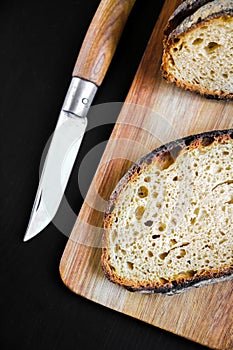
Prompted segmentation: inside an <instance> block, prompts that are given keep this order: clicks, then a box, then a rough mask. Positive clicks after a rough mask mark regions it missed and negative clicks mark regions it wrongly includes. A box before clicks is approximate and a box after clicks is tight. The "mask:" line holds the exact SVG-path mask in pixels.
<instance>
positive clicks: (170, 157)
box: [101, 129, 233, 294]
mask: <svg viewBox="0 0 233 350" xmlns="http://www.w3.org/2000/svg"><path fill="white" fill-rule="evenodd" d="M229 141H230V142H232V146H233V129H227V130H215V131H210V132H205V133H201V134H197V135H191V136H188V137H185V138H182V139H179V140H176V141H172V142H170V143H167V144H165V145H163V146H161V147H159V148H156V149H155V150H153V151H152V152H150V153H148V154H147V155H145V156H144V157H142V158H141V159H140V160H139V161H138V162H136V163H135V164H134V165H133V166H132V167H131V168H130V170H129V171H128V172H127V173H126V174H125V176H124V177H123V178H122V179H121V180H120V182H119V183H118V185H117V186H116V188H115V190H114V191H113V193H112V195H111V197H110V199H109V202H108V207H107V209H106V213H105V220H104V229H105V231H104V235H103V248H102V256H101V265H102V268H103V271H104V273H105V275H106V277H107V278H108V279H109V280H110V281H111V282H113V283H117V284H119V285H122V286H123V287H125V288H126V289H128V290H129V291H132V292H135V291H137V292H145V293H148V292H150V293H151V292H154V293H165V294H177V293H180V292H182V291H185V290H186V289H187V288H191V287H199V286H200V285H203V284H210V283H215V282H218V281H223V280H228V279H231V278H233V266H232V265H230V266H226V267H224V268H221V269H210V270H206V271H205V270H202V271H199V272H197V273H196V274H194V276H190V277H188V278H187V277H179V278H176V279H175V280H169V281H166V282H165V283H163V284H161V283H159V282H157V281H155V282H150V281H147V282H139V281H135V280H133V279H127V278H122V277H120V276H118V275H117V274H116V273H115V270H114V268H113V267H112V266H111V264H110V262H109V260H110V257H109V252H108V247H109V232H110V228H111V223H112V216H111V213H112V211H113V210H114V207H115V205H116V203H117V201H118V198H119V196H120V194H121V192H122V191H123V190H124V188H125V187H126V185H127V184H128V183H129V182H131V181H133V180H134V179H135V178H137V177H138V176H139V174H141V173H142V172H143V169H145V168H146V167H147V166H148V165H150V164H151V163H155V164H156V165H158V166H159V167H160V168H161V169H164V168H167V167H168V166H169V165H168V164H172V163H173V162H175V160H176V158H177V157H178V156H179V155H180V154H182V153H183V152H185V151H187V150H192V149H196V148H197V149H203V148H205V147H207V146H210V145H211V144H212V143H213V142H218V143H222V144H224V143H227V142H229ZM171 161H172V162H171ZM167 165H168V166H167Z"/></svg>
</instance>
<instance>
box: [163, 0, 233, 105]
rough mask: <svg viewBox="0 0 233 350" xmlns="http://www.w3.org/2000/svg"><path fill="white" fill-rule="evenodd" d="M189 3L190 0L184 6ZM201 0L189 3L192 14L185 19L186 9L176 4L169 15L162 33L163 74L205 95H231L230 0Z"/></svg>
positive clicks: (232, 5) (232, 9)
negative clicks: (174, 10) (176, 7)
mask: <svg viewBox="0 0 233 350" xmlns="http://www.w3.org/2000/svg"><path fill="white" fill-rule="evenodd" d="M204 2H205V1H204ZM188 3H193V1H191V2H190V1H189V2H186V7H187V6H188ZM201 3H202V2H201V1H198V4H196V7H195V6H194V5H193V6H191V9H190V13H192V14H191V15H190V16H188V17H185V19H183V17H184V16H185V13H187V9H186V12H185V10H183V12H182V11H181V9H180V8H178V10H177V11H176V12H175V14H174V15H173V16H172V17H171V19H170V21H169V23H168V26H167V28H166V30H165V37H164V50H163V57H162V72H163V76H164V78H165V79H166V80H167V81H168V82H171V83H175V84H176V85H178V86H180V87H182V88H184V89H187V90H190V91H195V92H198V93H200V94H202V95H205V96H207V97H212V98H216V99H232V98H233V34H232V33H233V0H214V1H210V2H207V3H205V4H204V5H202V6H201ZM197 5H199V6H200V7H199V8H198V6H197ZM183 7H185V6H184V5H183ZM196 8H197V10H195V9H196ZM180 19H181V20H182V22H181V23H180V22H179V21H180ZM176 23H179V24H178V25H177V26H175V25H176Z"/></svg>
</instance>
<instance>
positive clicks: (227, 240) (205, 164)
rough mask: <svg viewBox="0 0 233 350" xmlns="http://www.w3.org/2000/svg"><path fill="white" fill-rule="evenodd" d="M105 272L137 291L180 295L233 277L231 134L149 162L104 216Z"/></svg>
mask: <svg viewBox="0 0 233 350" xmlns="http://www.w3.org/2000/svg"><path fill="white" fill-rule="evenodd" d="M104 227H105V233H104V236H103V248H102V258H101V261H102V267H103V270H104V272H105V274H106V276H107V277H108V278H109V279H110V281H112V282H114V283H117V284H119V285H122V286H124V287H126V288H127V289H129V290H131V291H141V292H162V293H167V294H173V293H179V292H181V291H183V290H186V289H187V288H188V287H191V286H199V285H201V284H207V283H213V282H218V281H221V280H225V279H230V278H232V277H233V129H230V130H223V131H213V132H209V133H203V134H199V135H195V136H190V137H187V138H184V139H181V140H178V141H175V142H171V143H169V144H166V145H164V146H162V147H160V148H158V149H156V150H154V151H153V152H151V153H150V154H148V155H146V156H144V157H143V158H142V159H141V160H139V162H137V163H136V164H134V165H133V167H132V168H131V169H130V170H129V172H128V173H127V174H126V175H125V176H124V177H123V178H122V180H121V181H120V182H119V184H118V185H117V187H116V189H115V191H114V192H113V194H112V195H111V198H110V200H109V206H108V209H107V212H106V216H105V222H104Z"/></svg>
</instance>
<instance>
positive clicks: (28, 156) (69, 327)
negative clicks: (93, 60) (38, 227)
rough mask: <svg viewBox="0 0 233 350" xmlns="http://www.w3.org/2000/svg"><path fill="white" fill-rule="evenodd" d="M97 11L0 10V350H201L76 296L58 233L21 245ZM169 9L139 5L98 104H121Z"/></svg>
mask: <svg viewBox="0 0 233 350" xmlns="http://www.w3.org/2000/svg"><path fill="white" fill-rule="evenodd" d="M98 3H99V1H98V0H91V1H85V0H82V1H81V0H80V1H77V0H66V1H65V0H64V1H55V0H50V1H48V0H41V1H29V0H22V1H16V0H15V1H6V0H5V1H1V3H0V52H1V55H0V57H1V65H0V70H1V74H0V77H1V81H0V82H1V93H0V117H1V135H0V139H1V221H0V222H1V239H0V240H1V243H0V257H1V263H0V267H1V312H0V315H1V327H0V332H1V334H0V339H1V340H0V347H1V349H4V350H6V349H25V350H26V349H57V350H63V349H91V348H94V349H98V348H101V349H116V348H117V349H134V350H137V349H148V350H149V349H153V350H154V349H166V350H169V349H174V348H175V349H181V350H183V349H184V350H200V349H204V347H202V346H200V345H198V344H196V343H193V342H191V341H188V340H185V339H182V338H180V337H178V336H175V335H173V334H170V333H168V332H165V331H163V330H160V329H158V328H156V327H152V326H150V325H147V324H144V323H142V322H140V321H137V320H135V319H132V318H130V317H127V316H125V315H122V314H119V313H117V312H114V311H112V310H109V309H107V308H104V307H102V306H100V305H97V304H94V303H92V302H90V301H88V300H85V299H84V298H82V297H79V296H77V295H75V294H73V293H72V292H70V291H69V290H68V289H67V288H66V287H65V286H64V285H63V283H62V281H61V279H60V276H59V270H58V266H59V261H60V258H61V255H62V252H63V250H64V248H65V245H66V242H67V237H66V236H65V235H63V234H62V233H61V232H59V230H58V229H57V228H56V227H55V226H54V225H53V224H51V225H49V226H48V227H47V228H46V229H45V230H44V232H43V233H41V234H40V235H38V236H37V237H36V238H34V239H33V240H31V241H29V242H27V243H23V236H24V233H25V230H26V226H27V222H28V219H29V215H30V211H31V207H32V204H33V200H34V196H35V193H36V189H37V185H38V169H39V163H40V159H41V154H42V151H43V149H44V146H45V144H46V141H47V140H48V138H49V136H50V134H51V133H52V131H53V129H54V126H55V124H56V121H57V116H58V113H59V110H60V107H61V105H62V103H63V99H64V96H65V93H66V90H67V87H68V85H69V82H70V76H71V73H72V69H73V65H74V63H75V60H76V56H77V53H78V51H79V49H80V46H81V43H82V40H83V38H84V35H85V32H86V30H87V28H88V25H89V23H90V21H91V18H92V16H93V15H94V12H95V10H96V8H97V6H98ZM162 3H163V1H162V0H160V1H156V2H155V1H154V0H143V1H142V0H138V1H137V4H136V5H135V8H134V10H133V12H132V14H131V16H130V18H129V20H128V23H127V26H126V29H125V31H124V34H123V37H122V40H121V42H120V44H119V47H118V49H117V52H116V55H115V58H114V60H113V62H112V64H111V67H110V69H109V71H108V73H107V76H106V78H105V80H104V83H103V85H102V87H101V88H100V90H99V92H98V94H97V96H96V99H95V102H94V103H95V104H100V103H106V102H114V101H120V102H121V101H124V99H125V97H126V94H127V92H128V90H129V87H130V85H131V82H132V80H133V77H134V75H135V72H136V69H137V67H138V64H139V62H140V59H141V57H142V54H143V52H144V49H145V47H146V44H147V42H148V39H149V37H150V34H151V31H152V29H153V27H154V24H155V21H156V18H157V15H158V13H159V11H160V8H161V6H162ZM111 128H112V124H110V125H107V126H106V127H104V128H103V129H100V128H98V129H96V130H92V131H91V132H89V133H88V134H87V135H86V137H85V140H84V145H83V147H82V155H85V153H86V152H87V151H88V150H89V149H90V148H91V147H93V146H94V145H95V144H96V145H97V144H99V143H100V142H101V141H103V140H106V139H107V138H108V137H109V134H110V132H111ZM77 164H78V163H77ZM77 164H76V167H75V170H74V172H73V174H72V178H71V181H70V184H69V187H68V190H67V197H68V199H69V202H70V204H71V206H72V208H73V210H74V211H75V212H76V213H78V211H79V209H80V207H81V204H82V200H83V199H82V196H81V194H80V192H79V191H78V189H77V176H78V166H77ZM93 171H94V170H93ZM71 226H72V223H71ZM184 307H185V305H184Z"/></svg>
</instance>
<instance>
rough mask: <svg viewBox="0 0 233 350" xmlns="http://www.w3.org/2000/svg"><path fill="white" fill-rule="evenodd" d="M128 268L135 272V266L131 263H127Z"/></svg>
mask: <svg viewBox="0 0 233 350" xmlns="http://www.w3.org/2000/svg"><path fill="white" fill-rule="evenodd" d="M127 267H128V269H129V270H133V267H134V264H133V263H132V262H130V261H127Z"/></svg>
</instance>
